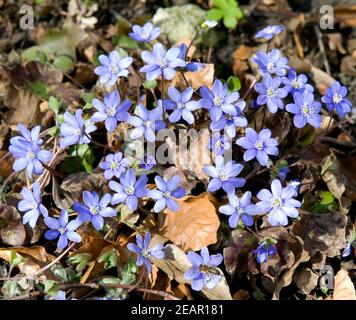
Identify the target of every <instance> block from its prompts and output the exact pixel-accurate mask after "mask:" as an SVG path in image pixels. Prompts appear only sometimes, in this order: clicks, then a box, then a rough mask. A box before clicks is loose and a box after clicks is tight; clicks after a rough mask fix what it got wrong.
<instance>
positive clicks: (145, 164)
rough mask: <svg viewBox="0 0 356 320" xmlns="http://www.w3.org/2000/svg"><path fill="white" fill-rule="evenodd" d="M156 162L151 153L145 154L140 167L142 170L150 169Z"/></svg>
mask: <svg viewBox="0 0 356 320" xmlns="http://www.w3.org/2000/svg"><path fill="white" fill-rule="evenodd" d="M156 164H157V162H156V159H155V157H154V156H152V155H150V154H149V155H148V156H145V157H144V159H143V161H142V162H141V164H140V167H141V168H142V169H144V170H147V171H148V170H151V169H152V168H153V167H154V166H155V165H156Z"/></svg>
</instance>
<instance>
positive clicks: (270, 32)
mask: <svg viewBox="0 0 356 320" xmlns="http://www.w3.org/2000/svg"><path fill="white" fill-rule="evenodd" d="M283 30H284V27H282V26H280V25H274V26H267V27H265V28H263V29H262V30H260V31H258V32H257V33H256V35H255V38H256V39H259V38H263V39H266V40H271V39H272V38H273V37H274V36H275V35H277V34H279V33H281V32H282V31H283Z"/></svg>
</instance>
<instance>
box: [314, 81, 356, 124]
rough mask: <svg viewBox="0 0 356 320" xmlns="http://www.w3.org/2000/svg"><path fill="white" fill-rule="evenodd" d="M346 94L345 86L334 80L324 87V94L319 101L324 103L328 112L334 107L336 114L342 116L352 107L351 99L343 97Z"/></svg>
mask: <svg viewBox="0 0 356 320" xmlns="http://www.w3.org/2000/svg"><path fill="white" fill-rule="evenodd" d="M346 95H347V88H346V87H344V86H341V84H340V82H338V81H334V83H333V85H332V86H331V87H330V88H327V89H326V93H325V96H323V97H322V98H321V101H323V102H324V103H325V104H326V108H327V109H328V110H329V112H332V111H333V110H334V109H335V111H336V112H337V114H338V115H339V116H340V117H342V118H343V117H345V115H346V114H347V113H349V112H350V111H351V108H352V103H351V101H350V100H348V99H346V98H345V97H346Z"/></svg>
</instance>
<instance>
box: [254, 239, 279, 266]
mask: <svg viewBox="0 0 356 320" xmlns="http://www.w3.org/2000/svg"><path fill="white" fill-rule="evenodd" d="M252 253H253V254H255V255H256V260H257V262H258V263H264V262H267V261H268V257H269V256H273V255H275V254H276V253H277V248H276V246H274V245H273V244H272V243H271V242H269V241H262V242H261V243H260V244H259V245H258V247H257V249H255V250H253V251H252Z"/></svg>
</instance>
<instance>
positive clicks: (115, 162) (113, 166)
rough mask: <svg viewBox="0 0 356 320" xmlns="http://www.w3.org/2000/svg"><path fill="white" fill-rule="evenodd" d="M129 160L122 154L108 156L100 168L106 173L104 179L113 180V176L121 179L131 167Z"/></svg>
mask: <svg viewBox="0 0 356 320" xmlns="http://www.w3.org/2000/svg"><path fill="white" fill-rule="evenodd" d="M130 162H131V161H130V160H129V159H128V158H123V157H122V153H121V152H117V153H115V154H108V155H107V156H106V158H105V161H103V162H101V163H100V164H99V167H100V168H101V169H103V170H105V171H104V177H105V179H106V180H110V179H112V177H113V176H115V177H116V178H120V176H121V175H122V174H123V173H124V172H125V171H126V170H127V167H128V166H129V165H130Z"/></svg>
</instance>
